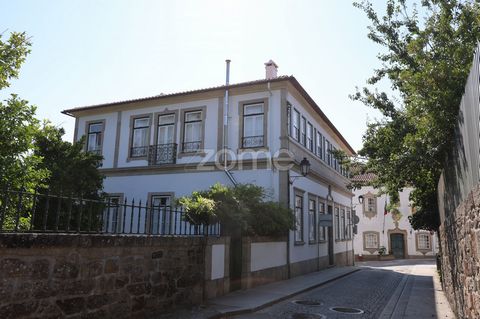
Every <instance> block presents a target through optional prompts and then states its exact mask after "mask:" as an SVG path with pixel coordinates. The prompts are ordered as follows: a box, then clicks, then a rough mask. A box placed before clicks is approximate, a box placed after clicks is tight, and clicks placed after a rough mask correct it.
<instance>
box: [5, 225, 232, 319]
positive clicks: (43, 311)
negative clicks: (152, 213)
mask: <svg viewBox="0 0 480 319" xmlns="http://www.w3.org/2000/svg"><path fill="white" fill-rule="evenodd" d="M212 242H216V243H218V242H222V238H219V239H215V238H212V239H210V238H208V239H207V238H204V237H154V236H131V235H130V236H128V235H78V234H0V318H2V319H9V318H115V319H119V318H148V317H158V316H159V315H161V314H162V313H164V312H166V311H170V310H172V309H174V308H175V307H177V306H178V305H182V306H183V305H191V304H198V303H201V302H202V301H203V300H204V298H205V295H207V294H208V293H209V292H208V291H206V289H207V288H206V285H204V278H207V283H208V272H209V269H207V268H206V265H205V260H206V259H208V258H210V257H208V256H206V252H207V251H208V249H207V247H208V245H211V244H212ZM224 243H225V242H224ZM227 267H228V265H227ZM217 281H220V282H217V283H216V285H215V286H211V287H210V289H217V288H219V289H222V291H221V292H222V293H223V285H224V284H228V278H227V279H225V280H223V279H222V280H217ZM224 281H226V283H224ZM227 287H228V286H227ZM227 289H228V288H227ZM210 294H212V292H210ZM215 294H217V293H215Z"/></svg>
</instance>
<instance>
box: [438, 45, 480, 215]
mask: <svg viewBox="0 0 480 319" xmlns="http://www.w3.org/2000/svg"><path fill="white" fill-rule="evenodd" d="M479 90H480V44H479V45H478V46H477V50H476V52H475V55H474V58H473V63H472V67H471V70H470V74H469V76H468V80H467V84H466V86H465V92H464V94H463V97H462V101H461V104H460V109H459V113H458V122H457V127H456V130H455V145H454V147H453V149H452V150H451V151H450V152H449V154H448V158H447V165H445V167H446V168H445V170H444V171H443V173H442V176H441V177H440V180H439V183H438V199H439V208H440V218H441V220H442V221H444V220H445V218H447V217H448V215H449V214H450V213H451V212H453V211H454V210H455V208H456V207H457V206H458V205H460V203H461V202H462V201H463V200H464V199H466V197H467V195H468V194H469V193H470V191H471V190H472V189H473V188H474V187H475V186H476V185H477V184H478V183H479V181H480V179H479V178H480V147H479V145H480V143H479V142H480V140H479V139H480V129H479V121H480V117H479V116H480V91H479Z"/></svg>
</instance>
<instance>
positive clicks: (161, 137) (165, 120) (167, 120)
mask: <svg viewBox="0 0 480 319" xmlns="http://www.w3.org/2000/svg"><path fill="white" fill-rule="evenodd" d="M174 133H175V114H168V115H160V116H159V117H158V129H157V145H165V144H172V143H174Z"/></svg>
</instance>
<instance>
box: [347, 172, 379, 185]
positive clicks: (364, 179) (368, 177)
mask: <svg viewBox="0 0 480 319" xmlns="http://www.w3.org/2000/svg"><path fill="white" fill-rule="evenodd" d="M375 178H377V175H375V174H374V173H366V174H360V175H355V176H353V177H352V178H351V180H352V182H357V183H369V182H371V181H373V180H374V179H375Z"/></svg>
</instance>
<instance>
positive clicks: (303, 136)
mask: <svg viewBox="0 0 480 319" xmlns="http://www.w3.org/2000/svg"><path fill="white" fill-rule="evenodd" d="M306 130H307V119H305V118H304V117H302V121H301V122H300V132H301V141H300V143H302V145H303V146H307V132H306Z"/></svg>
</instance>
